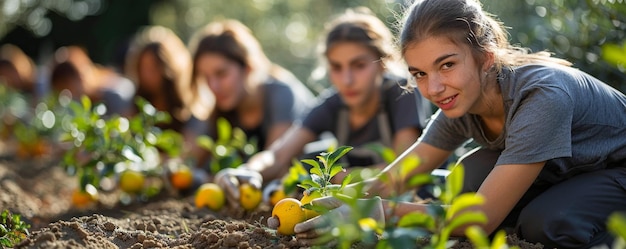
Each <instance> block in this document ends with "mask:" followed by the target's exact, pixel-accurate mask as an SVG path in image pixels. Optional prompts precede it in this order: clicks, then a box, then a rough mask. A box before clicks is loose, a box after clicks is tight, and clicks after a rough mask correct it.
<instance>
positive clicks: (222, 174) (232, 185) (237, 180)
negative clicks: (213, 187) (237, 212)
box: [215, 165, 263, 208]
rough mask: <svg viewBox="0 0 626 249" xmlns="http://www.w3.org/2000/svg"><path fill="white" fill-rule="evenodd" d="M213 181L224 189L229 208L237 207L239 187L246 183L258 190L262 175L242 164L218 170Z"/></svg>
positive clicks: (260, 185)
mask: <svg viewBox="0 0 626 249" xmlns="http://www.w3.org/2000/svg"><path fill="white" fill-rule="evenodd" d="M215 183H216V184H217V185H219V186H220V187H221V188H222V189H223V190H224V194H225V195H226V199H227V200H228V205H229V206H230V207H231V208H239V196H240V193H239V187H240V186H241V185H242V184H244V183H247V184H250V186H252V187H254V188H256V189H259V190H260V189H261V187H262V185H263V177H262V176H261V174H260V173H259V172H256V171H253V170H250V169H247V168H245V166H244V165H242V166H240V167H239V168H226V169H222V170H220V171H219V172H217V174H216V175H215Z"/></svg>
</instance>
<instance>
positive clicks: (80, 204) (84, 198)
mask: <svg viewBox="0 0 626 249" xmlns="http://www.w3.org/2000/svg"><path fill="white" fill-rule="evenodd" d="M96 200H98V195H97V192H96V193H95V194H92V193H89V192H87V191H83V190H80V189H75V190H74V191H73V192H72V205H74V207H77V208H85V207H87V206H89V205H91V204H92V203H94V202H95V201H96Z"/></svg>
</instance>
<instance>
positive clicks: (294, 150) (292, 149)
mask: <svg viewBox="0 0 626 249" xmlns="http://www.w3.org/2000/svg"><path fill="white" fill-rule="evenodd" d="M315 138H316V136H315V134H313V132H311V131H309V130H308V129H306V128H303V127H301V126H299V125H294V126H292V127H291V128H290V129H289V130H287V131H286V133H285V134H283V136H281V137H280V138H279V139H276V140H275V141H274V143H272V145H271V146H270V147H269V149H268V150H265V151H261V152H259V153H257V154H256V155H254V156H253V157H252V158H250V160H248V162H247V164H246V165H247V167H248V168H250V169H252V170H255V171H258V172H260V173H261V175H262V176H263V179H264V180H265V181H271V180H274V179H277V178H280V177H282V176H283V175H284V174H286V173H287V172H288V171H289V165H291V160H292V159H293V158H295V157H297V156H298V155H299V154H300V153H302V149H303V148H304V146H305V145H306V144H307V143H310V142H312V141H314V140H315Z"/></svg>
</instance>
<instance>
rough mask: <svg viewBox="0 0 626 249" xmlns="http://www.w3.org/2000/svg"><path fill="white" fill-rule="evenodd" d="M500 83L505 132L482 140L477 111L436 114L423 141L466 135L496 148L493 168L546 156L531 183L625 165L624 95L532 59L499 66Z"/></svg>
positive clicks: (453, 144) (453, 143)
mask: <svg viewBox="0 0 626 249" xmlns="http://www.w3.org/2000/svg"><path fill="white" fill-rule="evenodd" d="M499 84H500V88H501V92H502V95H503V100H504V107H505V113H506V119H505V125H504V131H503V133H502V134H501V135H500V137H498V138H497V139H495V140H493V141H490V140H488V139H487V138H486V137H485V135H484V132H483V130H482V128H481V126H480V121H479V119H478V116H476V115H472V114H466V115H465V116H463V117H460V118H457V119H449V118H447V117H446V116H445V115H443V113H442V112H440V111H437V113H436V114H435V116H434V118H433V120H432V121H431V122H430V123H429V124H428V126H427V128H426V130H425V133H424V136H422V138H421V140H422V141H423V142H425V143H428V144H431V145H433V146H435V147H438V148H441V149H445V150H449V151H452V150H454V149H455V148H457V147H458V146H461V145H462V144H463V143H465V142H466V141H467V140H468V139H474V141H475V142H476V143H478V144H479V145H481V146H483V147H486V148H490V149H495V150H502V153H501V155H500V157H499V158H498V161H497V163H496V165H504V164H525V163H535V162H541V161H547V162H546V165H545V167H544V169H543V171H542V172H541V174H540V175H539V177H538V179H537V181H539V182H542V181H543V182H549V183H556V182H558V181H561V180H564V179H567V178H569V177H571V176H573V175H576V174H580V173H583V172H589V171H594V170H597V169H603V168H606V167H614V166H624V167H626V96H625V95H624V94H623V93H621V92H619V91H617V90H616V89H614V88H612V87H610V86H608V85H606V84H605V83H603V82H601V81H599V80H598V79H596V78H594V77H592V76H591V75H588V74H586V73H584V72H582V71H580V70H578V69H575V68H571V67H565V66H560V65H539V64H531V65H525V66H520V67H517V68H515V69H514V70H507V69H505V70H504V71H503V72H502V74H501V75H500V77H499Z"/></svg>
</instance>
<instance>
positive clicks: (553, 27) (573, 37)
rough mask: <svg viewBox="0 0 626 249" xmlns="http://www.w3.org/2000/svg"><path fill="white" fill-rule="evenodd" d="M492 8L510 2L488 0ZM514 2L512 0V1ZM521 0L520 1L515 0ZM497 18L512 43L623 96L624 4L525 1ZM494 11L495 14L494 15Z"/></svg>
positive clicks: (625, 85)
mask: <svg viewBox="0 0 626 249" xmlns="http://www.w3.org/2000/svg"><path fill="white" fill-rule="evenodd" d="M489 2H491V3H493V4H494V5H497V4H499V5H504V4H511V2H510V1H506V2H501V3H496V2H500V1H493V0H492V1H489ZM516 2H517V1H516ZM519 2H521V1H519ZM525 2H526V5H525V6H524V5H520V4H511V5H515V6H514V8H513V9H509V10H508V11H505V12H502V14H499V15H498V16H499V17H500V19H502V20H503V21H504V23H505V24H506V25H508V26H510V27H512V30H511V34H512V39H513V41H515V42H517V43H519V44H521V45H523V46H525V47H530V48H531V49H533V51H539V50H547V51H550V52H553V53H554V54H555V56H557V57H560V58H564V59H567V60H569V61H571V62H573V63H574V66H575V67H577V68H580V69H581V70H583V71H586V72H588V73H590V74H592V75H594V76H596V77H597V78H599V79H602V80H604V81H605V82H607V83H609V84H610V85H612V86H614V87H616V88H618V89H620V90H621V91H622V92H626V42H625V41H626V40H625V38H626V1H624V0H556V1H555V0H526V1H525ZM511 11H512V12H511ZM495 13H500V12H498V11H496V12H495Z"/></svg>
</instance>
